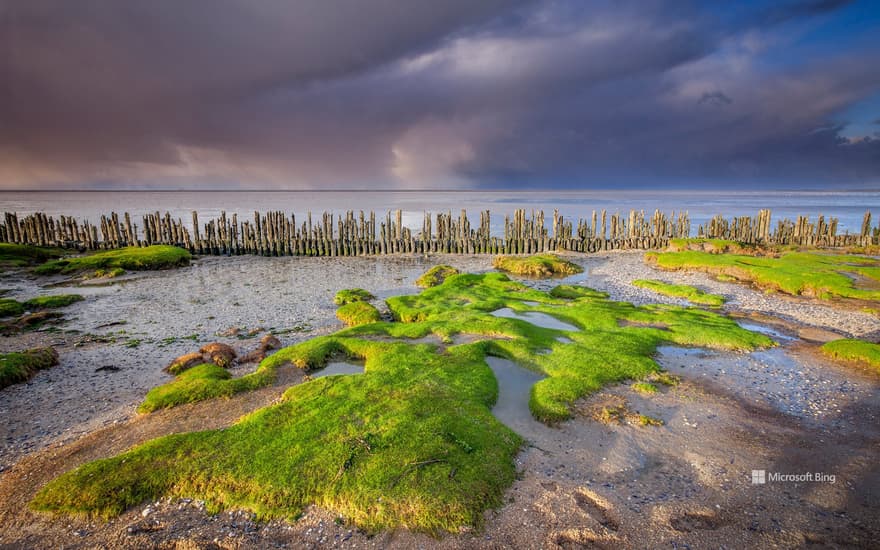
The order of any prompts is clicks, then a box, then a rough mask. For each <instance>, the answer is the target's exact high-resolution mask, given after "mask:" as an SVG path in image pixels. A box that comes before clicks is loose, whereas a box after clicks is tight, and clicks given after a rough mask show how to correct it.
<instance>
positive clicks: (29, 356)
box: [0, 348, 58, 389]
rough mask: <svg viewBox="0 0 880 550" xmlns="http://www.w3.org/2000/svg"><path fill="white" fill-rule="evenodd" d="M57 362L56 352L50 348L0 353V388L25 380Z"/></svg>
mask: <svg viewBox="0 0 880 550" xmlns="http://www.w3.org/2000/svg"><path fill="white" fill-rule="evenodd" d="M57 364H58V353H57V352H56V351H55V350H54V349H52V348H35V349H31V350H27V351H23V352H13V353H2V354H0V389H3V388H5V387H6V386H11V385H12V384H17V383H19V382H26V381H28V380H30V379H31V377H32V376H33V375H35V374H36V373H37V371H40V370H42V369H48V368H49V367H53V366H55V365H57Z"/></svg>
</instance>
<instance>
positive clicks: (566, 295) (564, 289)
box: [550, 285, 608, 300]
mask: <svg viewBox="0 0 880 550" xmlns="http://www.w3.org/2000/svg"><path fill="white" fill-rule="evenodd" d="M550 296H553V297H554V298H562V299H564V300H576V299H578V298H607V297H608V293H607V292H600V291H598V290H593V289H592V288H590V287H586V286H579V285H559V286H555V287H553V288H552V289H551V290H550Z"/></svg>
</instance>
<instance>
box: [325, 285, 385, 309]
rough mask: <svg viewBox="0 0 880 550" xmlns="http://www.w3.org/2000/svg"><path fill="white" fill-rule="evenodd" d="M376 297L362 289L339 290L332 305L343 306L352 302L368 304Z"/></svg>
mask: <svg viewBox="0 0 880 550" xmlns="http://www.w3.org/2000/svg"><path fill="white" fill-rule="evenodd" d="M375 298H376V297H375V296H373V295H372V294H370V293H369V292H367V291H366V290H364V289H362V288H347V289H345V290H340V291H339V292H337V293H336V296H334V297H333V303H334V304H336V305H337V306H344V305H345V304H351V303H353V302H369V301H370V300H373V299H375Z"/></svg>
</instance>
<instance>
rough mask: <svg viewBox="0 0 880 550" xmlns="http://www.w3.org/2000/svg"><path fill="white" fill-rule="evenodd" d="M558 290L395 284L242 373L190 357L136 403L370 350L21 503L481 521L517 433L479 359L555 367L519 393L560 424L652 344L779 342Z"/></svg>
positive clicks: (642, 360) (632, 370)
mask: <svg viewBox="0 0 880 550" xmlns="http://www.w3.org/2000/svg"><path fill="white" fill-rule="evenodd" d="M557 294H566V295H569V296H574V297H572V298H568V299H562V298H558V297H554V296H552V295H551V294H549V293H546V292H541V291H537V290H532V289H529V288H528V287H526V286H524V285H522V284H520V283H517V282H513V281H511V280H510V279H509V278H508V277H507V276H506V275H504V274H501V273H488V274H484V275H469V274H468V275H454V276H450V277H447V278H446V280H445V281H444V282H443V283H442V284H441V285H439V286H436V287H432V288H429V289H426V290H424V291H422V292H421V293H420V294H418V295H414V296H398V297H394V298H390V299H389V300H388V301H387V302H388V306H389V308H390V309H391V311H392V313H393V314H394V316H395V318H396V319H398V320H399V322H374V323H369V324H363V325H358V326H355V327H351V328H347V329H344V330H341V331H339V332H337V333H335V334H332V335H328V336H321V337H317V338H313V339H311V340H307V341H305V342H302V343H299V344H296V345H294V346H289V347H286V348H283V349H281V350H280V351H278V352H277V353H276V354H274V355H272V356H270V357H268V358H266V359H264V360H263V361H262V362H261V363H260V365H259V367H258V368H257V370H256V371H255V372H254V373H252V374H249V375H246V376H243V377H241V378H228V377H227V373H225V371H222V369H218V368H217V367H215V366H213V365H208V366H204V365H203V366H197V367H194V368H192V369H190V370H188V371H185V372H184V373H182V374H181V375H180V376H178V377H177V379H175V381H174V382H172V383H170V384H167V385H165V386H163V387H161V388H156V389H154V390H152V391H151V392H150V394H148V396H147V401H145V403H144V405H142V408H141V410H154V409H155V408H158V407H161V406H171V405H172V404H175V403H179V402H190V401H193V400H199V399H205V398H208V397H216V396H221V395H231V394H232V393H235V392H238V391H246V390H248V389H252V388H255V387H259V386H260V385H265V384H269V383H271V382H272V381H273V380H274V379H275V371H276V370H277V369H278V368H280V367H281V366H283V365H290V364H292V365H295V366H297V367H299V368H302V369H305V370H309V371H311V370H315V369H320V368H323V367H324V366H325V365H326V363H327V361H328V360H330V359H333V358H336V357H347V358H349V359H362V360H364V361H365V370H364V373H363V374H360V375H339V376H328V377H322V378H316V379H313V380H311V381H308V382H305V383H303V384H300V385H297V386H293V387H291V388H290V389H288V390H287V391H286V392H285V393H284V396H283V399H282V400H281V402H280V403H277V404H275V405H272V406H269V407H266V408H264V409H261V410H259V411H256V412H255V413H253V414H251V415H248V416H246V417H244V418H242V419H241V420H240V421H239V422H238V423H237V424H235V425H233V426H231V427H228V428H225V429H221V430H211V431H202V432H195V433H188V434H176V435H170V436H166V437H162V438H159V439H156V440H153V441H151V442H148V443H146V444H143V445H140V446H138V447H135V448H133V449H131V450H130V451H128V452H126V453H124V454H121V455H119V456H116V457H113V458H108V459H103V460H98V461H95V462H91V463H88V464H85V465H83V466H81V467H79V468H77V469H76V470H73V471H72V472H69V473H67V474H64V475H63V476H61V477H59V478H57V479H56V480H54V481H52V482H51V483H49V484H48V485H47V486H45V487H44V488H43V489H42V490H41V491H40V492H39V493H38V494H37V496H36V497H35V499H34V501H33V502H32V504H31V505H32V507H33V508H35V509H37V510H45V511H55V512H67V513H86V514H93V515H98V516H104V517H107V516H112V515H116V514H119V513H121V512H122V511H124V510H125V509H127V508H129V507H131V506H134V505H136V504H139V503H141V502H144V501H147V500H152V499H156V498H160V497H162V496H186V497H190V498H200V499H205V500H206V501H207V502H208V504H209V508H210V509H211V510H219V509H223V508H227V507H243V508H248V509H251V510H253V511H254V512H256V513H257V515H258V516H259V517H260V518H271V517H286V518H292V517H296V516H297V514H299V513H300V512H301V510H302V509H303V507H305V506H307V505H309V504H316V505H319V506H322V507H324V508H327V509H329V510H331V511H333V512H334V513H336V514H338V515H340V516H342V517H345V518H346V519H348V520H350V521H352V522H353V524H355V525H357V526H358V527H360V528H363V529H365V530H367V531H371V532H372V531H376V530H379V529H391V528H397V527H406V528H410V529H415V530H420V531H427V532H430V533H437V532H440V531H453V532H455V531H458V530H459V529H461V528H462V527H463V526H473V525H479V524H480V523H481V522H482V520H483V517H484V512H485V510H486V509H487V508H489V507H493V506H497V505H499V504H500V503H501V497H502V495H503V492H504V490H505V489H506V488H507V487H508V486H509V485H510V483H512V481H513V479H514V476H515V465H514V457H515V454H516V452H517V450H518V448H519V447H520V444H521V442H522V440H521V439H520V438H519V437H518V436H517V435H516V434H515V433H513V432H512V431H511V430H510V429H508V428H507V427H505V426H504V425H502V424H500V423H499V422H498V421H497V419H496V418H495V417H494V416H493V415H492V414H491V407H492V404H493V403H494V402H495V400H496V398H497V392H498V385H497V382H496V380H495V378H494V376H493V375H492V371H491V369H490V368H489V366H488V365H487V363H486V360H485V359H486V357H487V356H489V355H492V356H499V357H505V358H509V359H511V360H513V361H515V362H517V363H518V364H519V365H521V366H523V367H525V368H529V369H533V370H535V371H537V372H541V373H543V374H545V375H546V376H547V378H545V379H543V380H541V381H540V382H538V383H537V384H535V386H534V387H533V388H532V394H531V398H530V401H529V405H528V406H529V407H530V409H531V411H532V413H533V414H534V416H535V417H537V418H539V419H541V420H543V421H546V422H552V421H558V420H562V419H565V418H567V417H569V416H570V414H571V412H570V408H571V405H572V403H573V402H574V401H575V400H577V399H579V398H580V397H583V396H584V395H587V394H589V393H590V392H593V391H596V390H598V389H599V388H601V387H602V386H603V385H606V384H610V383H614V382H619V381H622V380H627V379H641V378H643V377H646V376H647V375H649V374H651V373H654V372H657V371H659V367H658V365H657V364H656V363H655V362H654V361H653V359H652V358H651V356H652V354H653V353H655V351H656V348H657V346H659V345H662V344H669V343H674V344H679V345H697V346H705V347H713V348H718V349H742V350H750V349H754V348H756V347H759V346H771V345H773V342H772V340H770V339H769V338H767V337H766V336H764V335H761V334H757V333H752V332H749V331H747V330H745V329H742V328H741V327H739V326H738V325H737V324H736V323H735V322H733V321H732V320H730V319H728V318H726V317H723V316H720V315H718V314H715V313H713V312H710V311H706V310H701V309H696V308H681V307H674V306H665V305H664V306H661V305H656V306H643V307H637V306H634V305H632V304H628V303H624V302H615V301H611V300H608V299H607V297H605V296H603V295H601V294H600V293H595V292H588V291H586V290H584V291H583V292H582V294H580V295H579V294H578V293H577V292H574V291H572V290H569V291H566V292H563V291H560V292H558V293H557ZM357 303H363V302H357ZM534 304H537V305H534ZM343 307H347V306H343ZM499 308H510V309H512V310H514V311H516V312H529V311H531V312H539V313H543V314H546V315H551V316H553V317H556V318H558V319H559V320H560V321H564V322H566V323H569V324H572V325H576V326H578V327H580V328H581V329H583V330H573V331H561V330H555V329H549V328H542V327H539V326H536V325H534V324H531V323H529V322H526V321H524V320H522V319H517V318H509V317H500V316H495V315H493V314H492V312H493V311H495V310H497V309H499ZM622 321H630V322H632V323H641V324H644V325H650V324H656V325H659V324H662V325H664V327H667V328H666V329H664V330H659V329H655V328H651V327H649V326H644V327H634V326H631V325H629V324H626V323H622ZM430 334H433V335H435V336H438V337H440V338H441V339H442V340H443V341H446V342H449V343H450V344H451V343H452V342H451V341H452V340H453V339H454V338H453V337H454V336H455V335H457V334H467V335H470V336H471V337H472V338H469V339H468V340H469V341H470V343H466V344H459V345H449V346H448V347H443V348H441V347H439V346H436V345H432V344H417V343H413V342H412V341H411V340H412V339H417V338H422V337H424V336H427V335H430ZM562 336H565V337H566V338H567V340H564V341H565V342H567V343H563V341H562V338H561V337H562ZM546 350H550V352H549V353H544V352H545V351H546Z"/></svg>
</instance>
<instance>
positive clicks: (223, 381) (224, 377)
mask: <svg viewBox="0 0 880 550" xmlns="http://www.w3.org/2000/svg"><path fill="white" fill-rule="evenodd" d="M269 359H271V357H269V358H267V359H266V360H264V361H263V362H262V363H261V364H260V366H259V367H258V368H257V370H256V371H254V372H252V373H250V374H246V375H244V376H242V377H240V378H232V377H231V376H232V375H230V374H229V371H227V370H226V369H224V368H223V367H218V366H217V365H215V364H213V363H203V364H201V365H197V366H195V367H192V368H188V369H186V370H183V371H180V374H178V375H177V376H176V377H175V378H174V380H172V381H171V382H168V383H167V384H163V385H161V386H157V387H155V388H153V389H151V390H150V391H149V392H147V396H146V397H145V398H144V402H143V403H141V405H140V407H138V412H141V413H149V412H153V411H157V410H159V409H167V408H170V407H175V406H177V405H182V404H184V403H195V402H197V401H204V400H205V399H212V398H214V397H231V396H233V395H235V394H237V393H241V392H245V391H252V390H255V389H257V388H261V387H263V386H268V385H269V384H271V383H272V382H273V381H274V380H275V367H276V366H277V363H276V364H271V363H267V362H268V361H269Z"/></svg>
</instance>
